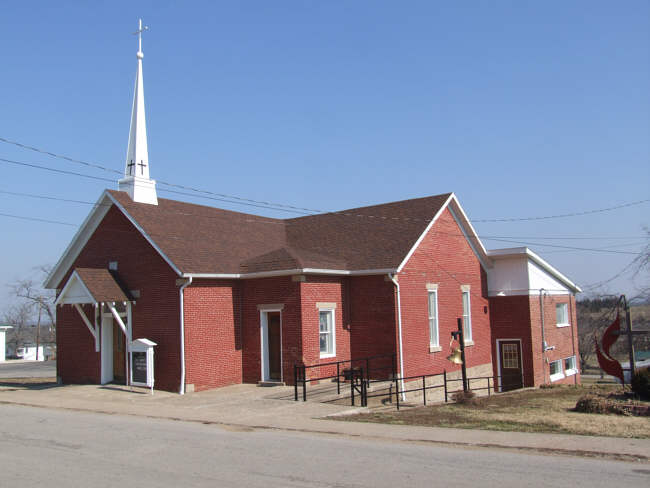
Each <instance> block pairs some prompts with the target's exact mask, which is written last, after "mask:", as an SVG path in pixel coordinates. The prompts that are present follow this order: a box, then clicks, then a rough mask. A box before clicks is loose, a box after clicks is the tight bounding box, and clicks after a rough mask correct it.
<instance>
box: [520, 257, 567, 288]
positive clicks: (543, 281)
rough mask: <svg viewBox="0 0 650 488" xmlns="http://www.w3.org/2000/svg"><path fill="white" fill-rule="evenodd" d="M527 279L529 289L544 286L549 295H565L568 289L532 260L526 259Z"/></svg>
mask: <svg viewBox="0 0 650 488" xmlns="http://www.w3.org/2000/svg"><path fill="white" fill-rule="evenodd" d="M528 279H529V283H530V289H531V290H539V289H540V288H544V290H546V291H547V292H548V294H549V295H566V294H568V293H570V292H569V289H568V288H567V287H566V286H564V285H563V284H562V283H560V282H559V281H558V280H556V279H555V278H553V277H552V276H551V275H549V274H548V273H547V272H546V271H544V270H543V269H542V268H540V267H539V266H538V265H536V264H535V263H533V262H532V261H528Z"/></svg>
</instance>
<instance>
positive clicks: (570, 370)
mask: <svg viewBox="0 0 650 488" xmlns="http://www.w3.org/2000/svg"><path fill="white" fill-rule="evenodd" d="M577 372H578V367H577V366H576V357H575V356H571V357H568V358H566V359H565V360H564V374H565V375H566V376H571V375H574V374H576V373H577Z"/></svg>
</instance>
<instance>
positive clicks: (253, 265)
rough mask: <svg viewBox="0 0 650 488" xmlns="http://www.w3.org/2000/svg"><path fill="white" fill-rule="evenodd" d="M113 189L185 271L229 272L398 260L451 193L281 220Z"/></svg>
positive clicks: (380, 264) (381, 264) (364, 266)
mask: <svg viewBox="0 0 650 488" xmlns="http://www.w3.org/2000/svg"><path fill="white" fill-rule="evenodd" d="M109 193H110V194H111V196H112V197H113V198H115V199H116V200H117V201H118V202H119V203H120V205H122V206H123V207H124V209H125V210H126V211H127V212H128V214H129V215H130V216H131V217H132V218H133V219H134V220H135V221H136V222H137V223H138V225H139V226H141V227H142V229H143V230H144V231H145V232H146V233H147V234H148V235H149V236H150V237H151V238H152V239H153V241H154V242H155V243H156V245H157V246H158V247H159V248H160V249H161V251H162V252H163V253H164V254H165V255H166V256H167V257H168V258H169V259H170V260H171V261H172V262H173V263H174V264H175V265H176V267H178V269H180V270H181V271H182V272H183V273H228V274H239V273H253V272H261V271H275V270H285V269H297V268H318V269H337V270H350V271H354V270H370V269H394V268H397V267H398V266H399V264H400V263H401V262H402V260H403V259H404V258H405V257H406V255H407V254H408V252H409V250H410V249H411V248H412V247H413V245H414V244H415V242H416V241H417V239H418V238H419V237H420V235H421V234H422V233H423V232H424V230H425V229H426V227H427V225H428V223H429V222H430V221H431V219H433V217H434V216H435V215H436V213H437V212H438V211H439V210H440V208H441V207H442V206H443V205H444V203H445V202H446V201H447V199H448V198H449V196H450V194H449V193H448V194H444V195H437V196H432V197H425V198H417V199H413V200H404V201H401V202H393V203H386V204H382V205H374V206H370V207H362V208H356V209H351V210H345V211H341V212H336V213H326V214H320V215H310V216H306V217H298V218H293V219H284V220H283V219H272V218H267V217H260V216H257V215H250V214H245V213H240V212H232V211H229V210H221V209H218V208H213V207H206V206H202V205H195V204H191V203H184V202H178V201H175V200H167V199H164V198H159V199H158V205H147V204H142V203H134V202H133V201H132V200H131V199H130V197H129V196H128V195H127V194H126V193H124V192H118V191H109Z"/></svg>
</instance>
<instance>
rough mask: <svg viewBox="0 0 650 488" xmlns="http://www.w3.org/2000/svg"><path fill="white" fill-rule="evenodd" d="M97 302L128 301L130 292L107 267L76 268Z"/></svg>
mask: <svg viewBox="0 0 650 488" xmlns="http://www.w3.org/2000/svg"><path fill="white" fill-rule="evenodd" d="M75 271H76V272H77V274H78V275H79V277H80V278H81V281H83V283H84V285H86V288H88V291H89V292H90V294H91V295H92V296H93V298H94V299H95V301H96V302H127V301H130V300H131V297H130V296H129V293H128V292H127V291H126V290H124V289H122V287H121V286H120V285H119V283H118V282H117V280H116V278H115V277H114V276H113V275H112V274H111V272H110V271H109V270H107V269H99V268H75Z"/></svg>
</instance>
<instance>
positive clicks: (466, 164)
mask: <svg viewBox="0 0 650 488" xmlns="http://www.w3.org/2000/svg"><path fill="white" fill-rule="evenodd" d="M138 17H142V18H143V20H144V22H145V24H148V25H149V26H150V31H149V32H147V33H146V34H145V36H144V39H143V50H144V53H145V57H144V83H145V100H146V109H147V124H148V135H149V156H150V162H151V172H152V177H153V178H155V179H158V180H161V181H167V182H173V183H178V184H184V185H187V186H192V187H196V188H200V189H206V190H210V191H213V192H218V193H226V194H232V195H236V196H241V197H247V198H251V199H255V200H262V201H271V202H279V203H283V204H290V205H295V206H299V207H308V208H311V209H320V210H340V209H345V208H351V207H356V206H362V205H366V204H374V203H381V202H387V201H394V200H401V199H407V198H414V197H419V196H425V195H433V194H438V193H444V192H449V191H453V192H455V193H456V194H457V195H458V197H459V199H460V201H461V204H462V205H463V206H464V208H465V210H466V212H467V214H468V215H469V217H470V219H474V220H481V219H490V218H501V217H513V218H524V217H530V216H546V215H556V214H566V213H571V212H579V211H584V210H591V209H599V208H606V207H612V206H616V205H619V204H621V203H625V202H633V201H639V200H644V199H648V198H650V95H649V90H648V87H649V86H650V3H648V2H647V1H627V2H598V1H576V2H559V1H551V2H522V1H513V2H505V1H485V2H431V1H424V2H417V1H409V2H388V1H387V2H381V1H376V0H375V1H367V2H364V1H354V2H350V1H331V2H315V1H314V2H307V1H301V2H299V1H291V2H290V1H276V2H268V1H248V2H234V1H233V2H207V1H206V2H171V1H156V2H140V1H129V2H120V1H111V2H66V1H62V2H56V3H53V2H35V1H32V2H18V1H5V2H4V3H3V15H2V16H1V17H0V52H1V54H2V60H3V68H4V69H3V77H2V81H1V82H0V83H1V86H2V91H1V93H2V104H1V107H2V110H0V137H3V138H6V139H10V140H15V141H19V142H22V143H26V144H30V145H33V146H37V147H40V148H44V149H47V150H50V151H53V152H56V153H60V154H64V155H67V156H70V157H73V158H77V159H81V160H85V161H91V162H96V163H98V164H101V165H104V166H108V167H111V168H114V169H116V170H119V171H122V170H123V167H124V158H125V153H126V146H127V138H128V130H129V119H130V109H131V97H132V93H133V80H134V76H135V69H136V58H135V52H136V50H137V44H136V38H135V37H134V36H133V35H131V33H132V32H133V31H134V30H135V29H136V26H137V19H138ZM0 158H5V159H11V160H16V161H22V162H29V163H36V164H41V165H45V166H50V167H55V168H59V169H65V170H69V171H78V172H82V173H86V174H91V175H95V176H100V177H108V178H110V179H115V178H116V176H117V175H111V174H110V173H105V172H101V171H98V170H93V169H90V168H84V167H83V166H80V165H76V164H73V163H69V162H66V161H63V160H60V159H54V158H50V157H47V156H44V155H41V154H37V153H34V152H30V151H25V150H22V149H20V148H18V147H16V146H12V145H10V144H6V143H0ZM0 175H2V178H1V182H0V191H5V192H6V191H12V192H19V193H32V194H38V195H46V196H53V197H62V198H70V199H78V200H84V201H95V200H96V199H97V197H98V196H99V194H100V192H101V190H102V189H103V188H105V187H111V188H112V187H115V186H116V185H115V184H111V183H108V182H102V181H93V180H88V179H82V178H77V177H73V176H70V175H57V174H54V173H48V172H46V171H42V170H37V169H33V168H26V167H21V166H16V165H11V164H7V163H3V162H0ZM159 195H160V196H162V197H169V198H180V199H184V200H191V201H196V202H200V203H206V204H214V205H219V206H221V207H223V208H229V209H234V210H239V211H244V212H251V213H260V214H264V215H270V216H277V217H281V216H285V215H286V216H290V215H289V214H285V213H282V212H277V211H272V210H264V209H255V208H252V207H246V206H241V205H234V204H226V203H218V202H209V201H207V200H202V199H198V198H191V197H186V196H180V197H179V196H178V195H176V196H174V195H171V194H165V193H159ZM649 209H650V204H649V203H647V202H646V203H644V204H640V205H635V206H630V207H626V208H623V209H619V210H615V211H609V212H602V213H596V214H590V215H586V216H580V217H573V218H559V219H548V220H541V221H520V222H501V223H498V222H476V223H475V227H476V228H477V230H478V232H479V234H480V235H483V236H498V237H504V238H505V239H504V240H511V241H517V242H502V241H495V240H488V239H484V244H485V245H486V247H487V248H489V249H490V248H498V247H513V246H518V245H522V244H519V242H525V243H530V244H529V247H531V248H532V249H533V250H535V251H536V252H538V253H539V254H540V255H542V257H544V258H546V259H547V260H548V261H549V262H551V264H553V265H555V266H556V267H558V268H559V269H560V270H562V271H563V272H564V273H565V274H567V275H568V276H569V277H570V278H572V279H573V280H574V281H576V282H577V283H579V284H581V285H586V284H590V283H594V282H598V281H602V280H608V279H609V278H611V277H612V276H614V275H616V274H617V273H618V272H619V271H621V270H622V269H623V268H624V267H625V266H626V265H627V264H628V263H629V262H630V261H631V260H632V259H634V257H635V256H634V254H624V253H634V252H639V250H640V249H641V248H642V247H643V244H644V242H647V239H646V240H644V239H643V236H644V231H643V227H644V226H650V219H649V218H648V215H649ZM89 210H90V207H89V206H88V205H83V204H72V203H64V202H58V201H46V200H38V199H31V198H26V197H20V196H16V195H9V194H6V193H0V213H5V214H14V215H20V216H27V217H36V218H43V219H51V220H57V221H64V222H69V223H73V224H79V223H81V222H82V221H83V219H84V217H85V215H86V214H87V213H88V212H89ZM0 223H1V224H2V229H3V230H4V232H3V233H2V239H0V252H1V253H2V254H1V255H2V267H3V273H2V276H1V277H0V308H1V307H2V306H3V305H6V304H7V303H8V302H9V298H8V297H7V295H6V293H5V292H4V288H5V284H6V283H9V282H11V281H12V280H14V279H17V278H20V277H24V276H27V275H30V274H31V273H33V271H32V268H33V267H34V266H36V265H41V264H52V263H54V262H56V260H57V259H58V257H59V256H60V254H61V253H62V251H63V250H64V249H65V247H66V246H67V244H68V242H69V241H70V239H71V238H72V236H73V234H74V232H75V228H74V227H72V226H64V225H55V224H46V223H36V222H31V221H26V220H18V219H13V218H10V217H2V216H0ZM576 237H579V238H580V239H568V238H576ZM551 238H553V239H551ZM539 244H545V245H539ZM546 244H553V245H556V246H557V245H560V246H573V247H581V248H590V249H591V248H607V250H609V251H616V253H609V252H608V253H605V252H590V251H589V252H588V251H578V250H567V249H563V248H557V247H548V246H546ZM638 284H639V279H637V281H636V282H634V281H633V280H632V279H631V277H630V276H629V273H624V274H623V276H621V277H620V278H618V279H616V280H614V281H612V282H610V283H608V284H607V285H606V287H605V288H604V291H608V292H614V293H618V292H627V293H632V292H633V290H634V287H635V286H636V285H638Z"/></svg>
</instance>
